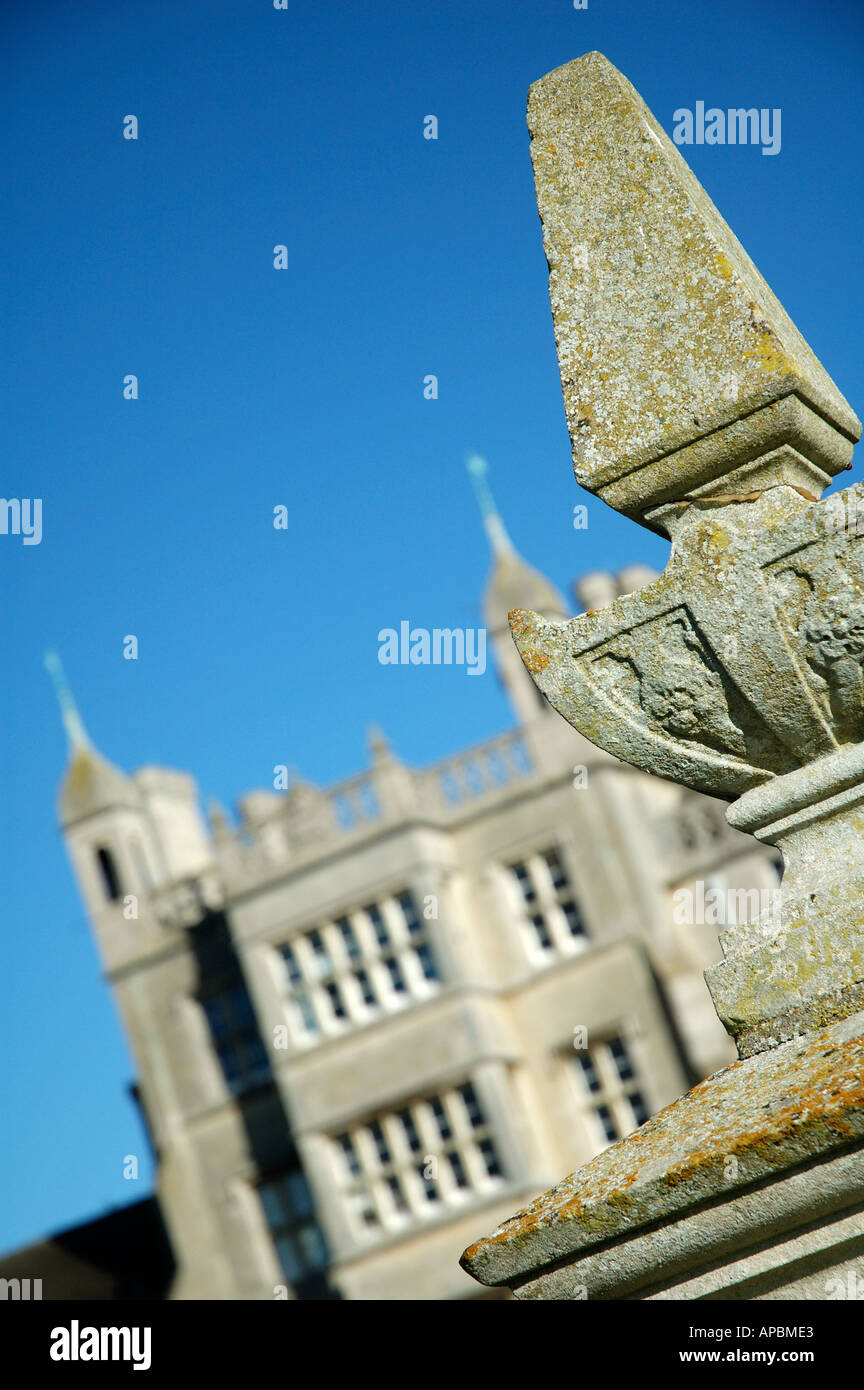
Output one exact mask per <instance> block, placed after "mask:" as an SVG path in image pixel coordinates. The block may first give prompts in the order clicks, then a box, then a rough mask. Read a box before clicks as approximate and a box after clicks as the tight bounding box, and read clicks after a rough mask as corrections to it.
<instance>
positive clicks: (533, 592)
mask: <svg viewBox="0 0 864 1390" xmlns="http://www.w3.org/2000/svg"><path fill="white" fill-rule="evenodd" d="M467 468H468V472H469V474H470V475H471V481H472V482H473V484H474V491H475V493H476V494H477V501H478V503H479V505H480V513H481V515H482V517H483V525H484V527H485V530H486V534H487V536H488V537H489V543H490V545H491V547H492V555H493V558H494V561H495V563H494V567H493V570H492V575H491V577H490V579H489V582H488V584H487V586H486V592H485V594H484V598H483V609H484V613H485V616H486V622H487V624H488V626H489V628H490V629H491V631H492V632H493V634H494V633H497V632H500V631H502V630H503V631H504V632H505V636H506V640H507V642H508V645H509V642H510V633H509V625H508V622H507V614H508V613H509V612H510V609H511V608H528V607H531V608H534V609H536V610H537V612H540V613H543V614H544V615H545V616H546V617H549V618H555V617H558V618H561V617H565V616H566V615H567V604H566V603H565V601H564V598H563V596H562V595H561V594H560V593H559V592H558V590H557V589H556V588H555V585H554V584H552V582H551V581H550V580H549V579H547V578H546V576H545V574H541V573H540V571H539V570H536V569H534V568H533V567H532V566H531V565H529V564H527V563H526V561H525V560H523V559H522V556H521V555H520V554H519V552H518V550H517V549H516V547H515V546H514V544H513V542H512V541H511V539H510V537H509V535H508V534H507V528H506V527H505V525H504V522H503V521H502V519H501V515H500V513H499V511H498V508H497V507H496V506H495V499H494V498H493V496H492V491H491V489H490V487H489V484H488V482H487V473H488V469H489V465H488V464H487V462H486V460H485V459H484V458H481V457H480V456H479V455H478V454H473V455H472V456H471V457H470V458H469V459H468V462H467ZM529 595H530V598H529V597H528V596H529Z"/></svg>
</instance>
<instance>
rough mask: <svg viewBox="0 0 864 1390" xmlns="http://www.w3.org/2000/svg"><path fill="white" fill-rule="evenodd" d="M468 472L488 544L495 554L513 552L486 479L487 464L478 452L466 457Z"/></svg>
mask: <svg viewBox="0 0 864 1390" xmlns="http://www.w3.org/2000/svg"><path fill="white" fill-rule="evenodd" d="M466 466H467V468H468V472H469V474H470V475H471V481H472V483H473V484H474V492H475V493H476V495H477V502H478V503H479V506H480V514H481V516H482V517H483V525H484V526H485V528H486V534H487V536H488V537H489V541H490V544H491V546H492V549H493V551H494V553H495V554H496V555H504V554H508V555H512V554H514V553H515V552H514V547H513V542H512V541H511V539H510V537H509V536H508V534H507V528H506V527H505V525H504V522H503V521H502V520H501V514H500V512H499V511H498V508H497V507H496V506H495V498H494V497H493V496H492V490H491V488H490V487H489V484H488V482H487V481H486V475H487V474H488V472H489V465H488V463H487V462H486V460H485V459H484V458H481V457H480V455H479V454H472V455H471V457H470V458H469V459H468V461H467V464H466Z"/></svg>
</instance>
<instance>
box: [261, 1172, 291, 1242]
mask: <svg viewBox="0 0 864 1390" xmlns="http://www.w3.org/2000/svg"><path fill="white" fill-rule="evenodd" d="M258 1196H259V1197H260V1198H261V1205H262V1207H263V1208H264V1215H265V1217H266V1218H267V1225H268V1226H269V1227H270V1230H271V1231H276V1230H278V1229H279V1227H280V1226H282V1225H283V1224H284V1220H285V1213H284V1210H283V1206H282V1196H281V1193H280V1191H279V1184H278V1183H275V1182H272V1183H270V1182H268V1183H267V1184H266V1185H265V1186H264V1187H259V1189H258Z"/></svg>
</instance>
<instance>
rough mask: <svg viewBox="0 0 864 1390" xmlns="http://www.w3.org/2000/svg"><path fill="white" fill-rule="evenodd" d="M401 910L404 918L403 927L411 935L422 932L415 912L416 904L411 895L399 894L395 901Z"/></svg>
mask: <svg viewBox="0 0 864 1390" xmlns="http://www.w3.org/2000/svg"><path fill="white" fill-rule="evenodd" d="M396 901H397V902H398V904H399V906H400V907H401V909H402V916H403V917H404V918H405V925H406V927H407V928H408V930H409V932H411V933H412V934H413V933H414V932H418V931H421V930H422V926H423V924H422V922H421V921H420V915H419V913H418V911H417V904H416V903H415V901H414V898H413V896H412V895H411V893H400V894H399V896H398V898H397V899H396Z"/></svg>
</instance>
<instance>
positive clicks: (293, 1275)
mask: <svg viewBox="0 0 864 1390" xmlns="http://www.w3.org/2000/svg"><path fill="white" fill-rule="evenodd" d="M275 1245H276V1251H277V1254H278V1255H279V1263H280V1264H281V1266H282V1273H283V1274H284V1275H285V1278H286V1279H287V1280H288V1282H289V1284H294V1283H296V1282H297V1280H298V1279H301V1278H302V1277H303V1273H304V1267H303V1260H302V1258H301V1256H300V1252H299V1250H298V1249H297V1244H296V1241H295V1238H294V1236H293V1235H281V1236H277V1237H276V1240H275Z"/></svg>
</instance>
